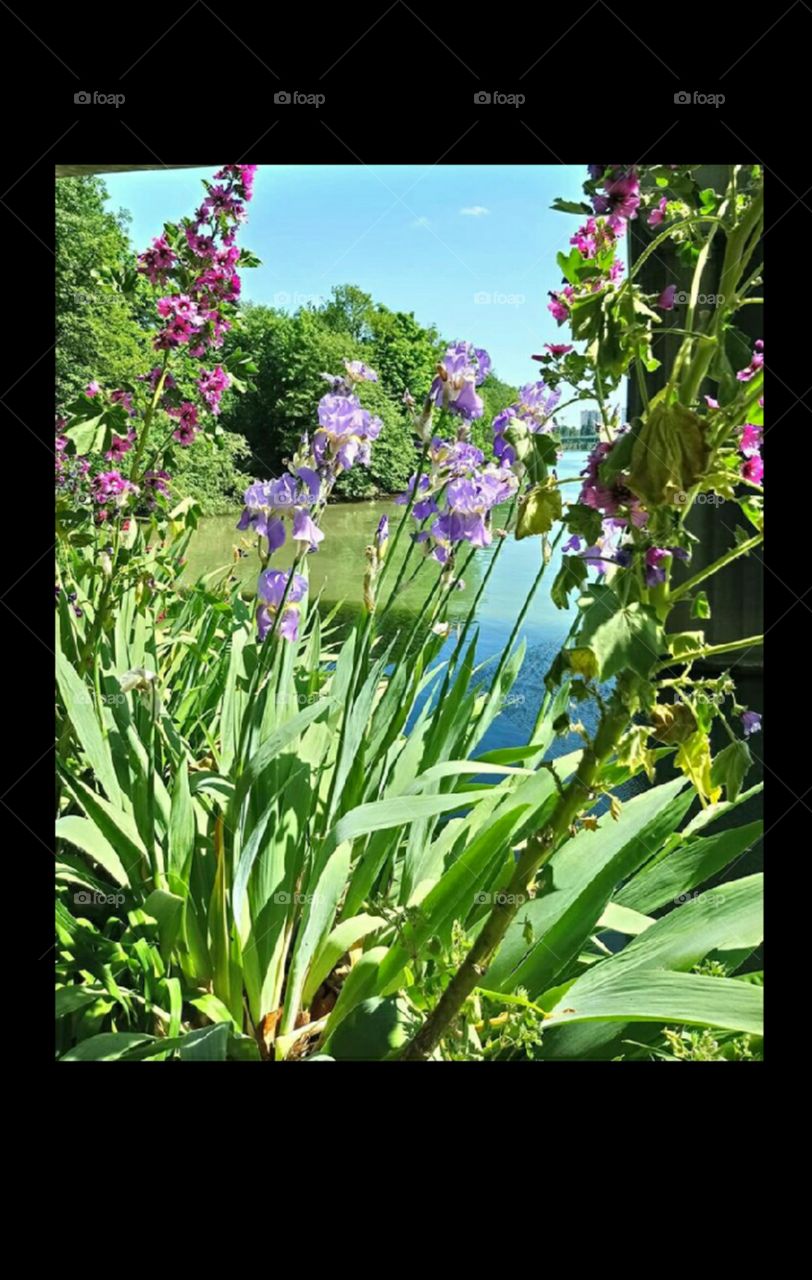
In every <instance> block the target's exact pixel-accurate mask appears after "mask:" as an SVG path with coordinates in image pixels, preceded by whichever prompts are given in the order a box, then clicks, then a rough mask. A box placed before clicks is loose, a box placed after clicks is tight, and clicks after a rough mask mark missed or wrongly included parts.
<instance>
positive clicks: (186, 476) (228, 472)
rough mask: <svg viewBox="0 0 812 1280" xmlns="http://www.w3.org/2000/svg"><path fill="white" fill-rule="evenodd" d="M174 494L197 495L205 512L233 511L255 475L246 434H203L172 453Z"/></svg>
mask: <svg viewBox="0 0 812 1280" xmlns="http://www.w3.org/2000/svg"><path fill="white" fill-rule="evenodd" d="M171 465H172V496H173V498H176V499H182V498H187V497H192V498H194V499H195V500H196V501H197V502H198V503H199V504H200V508H201V511H202V512H203V514H204V515H217V514H218V513H221V512H222V513H225V512H228V511H233V510H234V508H235V507H237V506H239V505H240V503H241V502H242V496H243V493H244V491H245V489H246V486H247V485H248V484H249V483H250V477H251V474H252V464H251V449H250V447H249V444H248V441H247V440H246V439H245V437H244V436H240V435H237V434H236V433H235V432H231V431H223V432H222V433H215V434H214V435H210V434H208V433H201V434H200V435H199V436H198V437H197V439H196V440H195V441H194V442H193V443H192V444H191V445H189V446H187V448H185V449H182V448H176V449H174V450H173V456H172V464H171Z"/></svg>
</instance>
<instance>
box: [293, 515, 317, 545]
mask: <svg viewBox="0 0 812 1280" xmlns="http://www.w3.org/2000/svg"><path fill="white" fill-rule="evenodd" d="M323 538H324V534H323V533H322V531H321V529H320V528H319V527H318V525H317V524H316V523H315V522H314V520H313V517H312V516H311V514H310V512H309V511H308V509H307V507H297V508H296V510H295V511H294V513H293V540H294V542H308V543H309V544H310V550H311V551H316V550H317V549H318V545H319V543H320V542H321V541H322V540H323Z"/></svg>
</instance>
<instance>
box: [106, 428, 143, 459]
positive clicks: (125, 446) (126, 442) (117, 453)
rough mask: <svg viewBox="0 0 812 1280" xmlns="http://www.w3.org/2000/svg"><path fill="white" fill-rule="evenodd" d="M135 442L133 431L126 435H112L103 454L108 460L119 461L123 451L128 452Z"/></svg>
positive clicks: (123, 453)
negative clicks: (108, 446) (108, 445)
mask: <svg viewBox="0 0 812 1280" xmlns="http://www.w3.org/2000/svg"><path fill="white" fill-rule="evenodd" d="M134 443H135V432H134V431H130V432H128V434H127V435H126V436H113V437H112V439H111V441H110V448H109V449H108V450H107V453H106V454H105V455H104V456H105V458H107V460H108V462H120V461H121V459H122V458H123V457H124V455H125V453H129V452H130V450H131V449H132V447H133V444H134Z"/></svg>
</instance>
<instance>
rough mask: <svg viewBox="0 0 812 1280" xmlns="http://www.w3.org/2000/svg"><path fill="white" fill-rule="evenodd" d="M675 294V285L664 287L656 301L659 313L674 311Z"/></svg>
mask: <svg viewBox="0 0 812 1280" xmlns="http://www.w3.org/2000/svg"><path fill="white" fill-rule="evenodd" d="M676 292H677V286H676V285H675V284H669V285H666V287H665V288H664V289H663V291H662V293H661V294H660V296H659V298H658V299H657V304H656V305H657V306H658V307H659V308H660V310H661V311H673V310H674V297H675V295H676Z"/></svg>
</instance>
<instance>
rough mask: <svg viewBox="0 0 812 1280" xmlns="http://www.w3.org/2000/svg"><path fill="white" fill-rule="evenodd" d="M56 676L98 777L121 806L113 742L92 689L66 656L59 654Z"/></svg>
mask: <svg viewBox="0 0 812 1280" xmlns="http://www.w3.org/2000/svg"><path fill="white" fill-rule="evenodd" d="M56 678H57V683H58V685H59V692H60V693H61V694H62V698H63V701H64V703H65V707H66V709H67V712H68V715H69V717H70V721H71V724H72V725H73V728H74V730H75V733H76V736H77V738H78V739H79V742H80V744H81V747H82V750H83V751H84V753H85V755H86V756H87V761H88V764H89V765H90V767H91V768H92V770H93V772H94V774H95V775H96V778H97V779H98V781H99V783H100V784H101V786H102V787H103V788H104V791H105V794H106V795H107V798H108V799H109V800H110V802H111V804H114V805H117V806H120V805H121V789H120V787H119V784H118V779H117V777H116V771H115V769H114V768H113V757H112V755H111V753H110V745H109V743H108V741H107V739H106V738H105V736H104V732H103V730H102V727H101V725H100V724H99V721H98V719H97V717H96V708H95V705H94V697H93V691H92V689H91V688H90V687H89V686H88V685H86V684H85V682H84V681H83V680H81V679H80V678H79V676H78V675H77V674H76V672H75V671H74V669H73V667H72V666H71V665H70V663H69V662H68V660H67V658H66V657H65V655H64V654H63V653H61V652H58V653H57V655H56Z"/></svg>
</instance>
